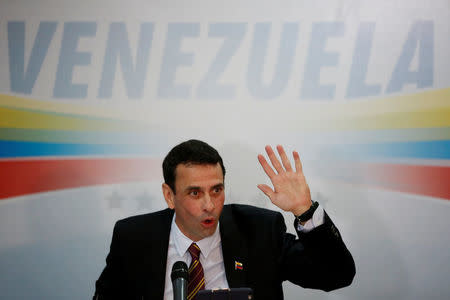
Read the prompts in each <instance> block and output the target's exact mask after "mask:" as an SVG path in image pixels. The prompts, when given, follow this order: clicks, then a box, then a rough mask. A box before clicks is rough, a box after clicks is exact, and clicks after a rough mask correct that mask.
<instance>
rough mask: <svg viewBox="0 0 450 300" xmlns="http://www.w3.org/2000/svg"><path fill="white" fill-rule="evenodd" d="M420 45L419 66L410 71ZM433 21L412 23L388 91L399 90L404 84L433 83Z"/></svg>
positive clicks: (426, 85) (419, 84) (430, 84)
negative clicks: (415, 69)
mask: <svg viewBox="0 0 450 300" xmlns="http://www.w3.org/2000/svg"><path fill="white" fill-rule="evenodd" d="M418 45H419V46H420V47H419V57H418V60H419V67H418V69H417V71H410V70H409V66H410V64H411V61H412V60H413V58H414V53H415V52H416V49H417V46H418ZM433 46H434V39H433V22H432V21H418V22H416V23H414V24H413V25H412V28H411V31H410V32H409V34H408V38H407V39H406V42H405V44H404V45H403V49H402V54H401V55H400V58H399V59H398V61H397V64H396V65H395V69H394V71H393V72H392V78H391V80H390V82H389V84H388V86H387V88H386V92H387V93H393V92H398V91H400V90H401V89H402V87H403V85H405V84H407V83H409V84H413V83H415V84H417V87H418V88H424V87H429V86H432V85H433V62H434V59H433V51H434V49H433V48H434V47H433Z"/></svg>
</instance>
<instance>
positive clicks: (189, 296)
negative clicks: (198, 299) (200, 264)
mask: <svg viewBox="0 0 450 300" xmlns="http://www.w3.org/2000/svg"><path fill="white" fill-rule="evenodd" d="M204 282H205V278H202V280H200V282H199V283H198V285H197V286H196V287H195V289H193V290H192V291H191V293H190V294H189V295H188V299H192V298H193V297H194V296H195V294H197V292H198V291H199V290H200V288H201V286H202V285H203V283H204Z"/></svg>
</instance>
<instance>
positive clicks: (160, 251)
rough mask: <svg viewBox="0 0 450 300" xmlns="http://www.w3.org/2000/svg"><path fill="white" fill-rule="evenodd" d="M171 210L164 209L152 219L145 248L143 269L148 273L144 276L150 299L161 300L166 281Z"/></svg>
mask: <svg viewBox="0 0 450 300" xmlns="http://www.w3.org/2000/svg"><path fill="white" fill-rule="evenodd" d="M173 213H174V212H173V210H170V209H166V210H163V211H161V214H160V215H157V217H156V218H154V219H152V222H151V224H149V225H150V226H151V228H149V229H150V232H151V233H149V235H148V243H147V247H145V249H144V251H145V252H146V253H144V255H143V257H144V262H143V265H144V268H145V270H147V272H149V273H150V276H145V277H146V278H148V280H150V282H148V281H147V284H146V286H147V287H148V293H147V294H148V295H150V296H151V297H150V299H163V297H164V287H165V279H166V276H165V275H166V264H167V251H168V248H169V235H170V227H171V224H172V217H173Z"/></svg>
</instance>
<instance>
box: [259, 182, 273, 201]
mask: <svg viewBox="0 0 450 300" xmlns="http://www.w3.org/2000/svg"><path fill="white" fill-rule="evenodd" d="M258 188H259V189H260V190H261V191H262V192H263V193H264V194H265V195H266V196H267V197H269V199H270V201H272V197H273V195H274V193H275V192H274V191H273V190H272V189H271V188H270V186H268V185H266V184H258Z"/></svg>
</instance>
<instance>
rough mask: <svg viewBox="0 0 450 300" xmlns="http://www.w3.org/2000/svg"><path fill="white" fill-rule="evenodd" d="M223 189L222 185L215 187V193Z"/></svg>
mask: <svg viewBox="0 0 450 300" xmlns="http://www.w3.org/2000/svg"><path fill="white" fill-rule="evenodd" d="M221 191H222V187H216V188H214V193H216V194H218V193H220V192H221Z"/></svg>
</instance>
